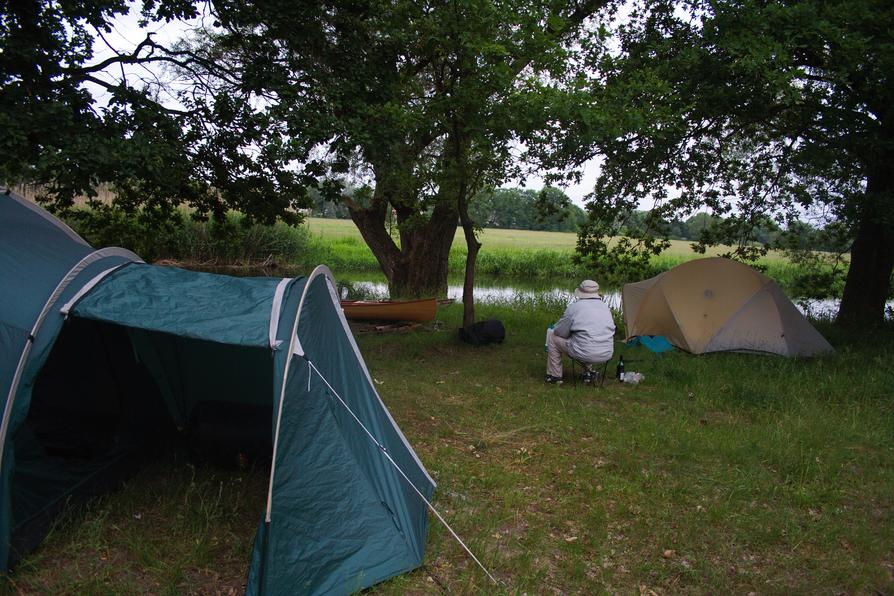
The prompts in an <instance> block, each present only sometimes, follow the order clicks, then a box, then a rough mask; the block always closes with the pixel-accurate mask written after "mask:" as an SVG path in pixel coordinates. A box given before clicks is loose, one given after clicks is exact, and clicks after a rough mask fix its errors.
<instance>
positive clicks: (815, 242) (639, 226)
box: [619, 210, 850, 252]
mask: <svg viewBox="0 0 894 596" xmlns="http://www.w3.org/2000/svg"><path fill="white" fill-rule="evenodd" d="M622 219H623V221H622V223H621V225H620V228H619V230H620V233H621V235H623V236H630V237H641V236H642V235H644V234H646V233H649V234H654V235H656V236H666V237H667V238H669V239H670V240H691V241H692V242H701V241H705V242H706V243H708V244H711V243H714V242H716V241H718V240H721V239H722V238H723V237H724V235H725V234H727V232H728V231H727V230H726V229H725V228H726V227H728V226H729V224H730V220H729V219H727V218H723V217H719V216H716V215H711V214H709V213H706V212H704V211H702V212H700V213H696V214H695V215H693V216H692V217H689V218H688V219H685V220H684V219H672V220H663V219H656V218H655V216H654V213H650V212H649V211H638V210H636V211H631V212H629V213H628V214H627V215H626V216H624V217H623V218H622ZM751 234H752V238H753V241H754V242H755V243H757V244H760V245H763V246H766V247H769V248H779V249H786V250H820V251H828V252H844V251H846V250H848V248H849V246H850V239H849V238H848V237H847V233H846V230H844V229H843V228H842V227H841V226H839V225H829V226H824V227H814V226H812V225H810V224H809V223H807V222H804V221H801V220H794V221H791V222H789V223H788V224H787V226H786V227H785V228H783V227H781V226H780V225H779V224H778V223H777V222H776V221H775V220H773V219H772V218H770V217H762V218H760V219H759V221H756V222H755V223H754V227H753V229H752V230H751Z"/></svg>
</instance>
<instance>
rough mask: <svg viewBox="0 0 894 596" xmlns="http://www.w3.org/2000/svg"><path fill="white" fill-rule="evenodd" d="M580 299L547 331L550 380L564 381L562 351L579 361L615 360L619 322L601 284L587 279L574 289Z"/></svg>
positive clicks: (548, 376)
mask: <svg viewBox="0 0 894 596" xmlns="http://www.w3.org/2000/svg"><path fill="white" fill-rule="evenodd" d="M574 296H575V297H576V298H577V300H576V301H574V302H572V303H571V304H569V305H568V308H567V309H566V310H565V314H563V315H562V318H561V319H559V320H558V322H557V323H556V324H555V325H553V327H552V328H551V329H549V330H547V332H546V352H547V358H546V382H547V383H561V382H562V354H568V355H569V356H571V357H572V358H574V359H575V360H577V361H578V362H584V363H586V364H595V363H597V362H607V361H609V360H611V357H612V352H613V351H614V335H615V322H614V320H613V319H612V313H611V311H610V310H609V309H608V306H607V305H606V304H605V302H603V301H602V297H601V296H600V295H599V284H597V283H596V282H595V281H593V280H591V279H585V280H584V281H582V282H581V283H580V285H579V286H578V287H577V289H576V290H574Z"/></svg>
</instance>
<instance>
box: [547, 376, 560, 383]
mask: <svg viewBox="0 0 894 596" xmlns="http://www.w3.org/2000/svg"><path fill="white" fill-rule="evenodd" d="M546 382H547V383H549V384H550V385H561V384H562V382H563V381H562V377H554V376H552V375H546Z"/></svg>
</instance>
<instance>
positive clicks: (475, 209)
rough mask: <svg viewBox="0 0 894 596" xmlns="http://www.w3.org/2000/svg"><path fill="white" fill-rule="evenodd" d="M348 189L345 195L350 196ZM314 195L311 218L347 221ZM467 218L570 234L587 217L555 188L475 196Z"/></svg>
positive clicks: (341, 208)
mask: <svg viewBox="0 0 894 596" xmlns="http://www.w3.org/2000/svg"><path fill="white" fill-rule="evenodd" d="M353 192H354V191H353V190H352V189H346V190H345V193H348V194H351V193H353ZM312 194H313V195H314V208H313V210H312V213H311V214H312V215H313V216H314V217H326V218H334V219H350V217H351V214H350V212H349V211H348V208H347V207H346V206H345V205H344V204H342V203H340V202H333V201H330V200H328V199H326V198H325V197H323V196H321V195H320V194H319V193H312ZM469 215H470V216H471V217H472V220H473V221H474V222H475V224H477V225H478V226H480V227H482V228H501V229H509V230H538V231H547V232H574V233H577V231H578V230H579V229H580V225H581V223H583V222H584V221H585V220H586V218H587V215H586V213H585V212H584V210H583V209H581V208H580V207H578V206H577V205H575V204H574V203H572V202H571V200H570V199H569V198H568V196H567V195H566V194H565V193H564V192H562V191H561V190H559V189H558V188H554V187H550V186H547V187H545V188H543V189H542V190H539V191H538V190H530V189H522V188H497V189H488V190H485V191H481V192H479V193H478V194H477V195H476V196H475V200H474V201H473V202H472V204H471V205H470V206H469Z"/></svg>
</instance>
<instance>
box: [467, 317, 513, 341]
mask: <svg viewBox="0 0 894 596" xmlns="http://www.w3.org/2000/svg"><path fill="white" fill-rule="evenodd" d="M459 337H460V339H462V340H463V341H464V342H466V343H470V344H472V345H473V346H485V345H487V344H495V343H496V344H501V343H503V340H504V339H506V328H505V327H503V322H502V321H498V320H496V319H487V320H486V321H478V322H477V323H474V324H472V325H469V326H468V327H464V328H461V329H460V330H459Z"/></svg>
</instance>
